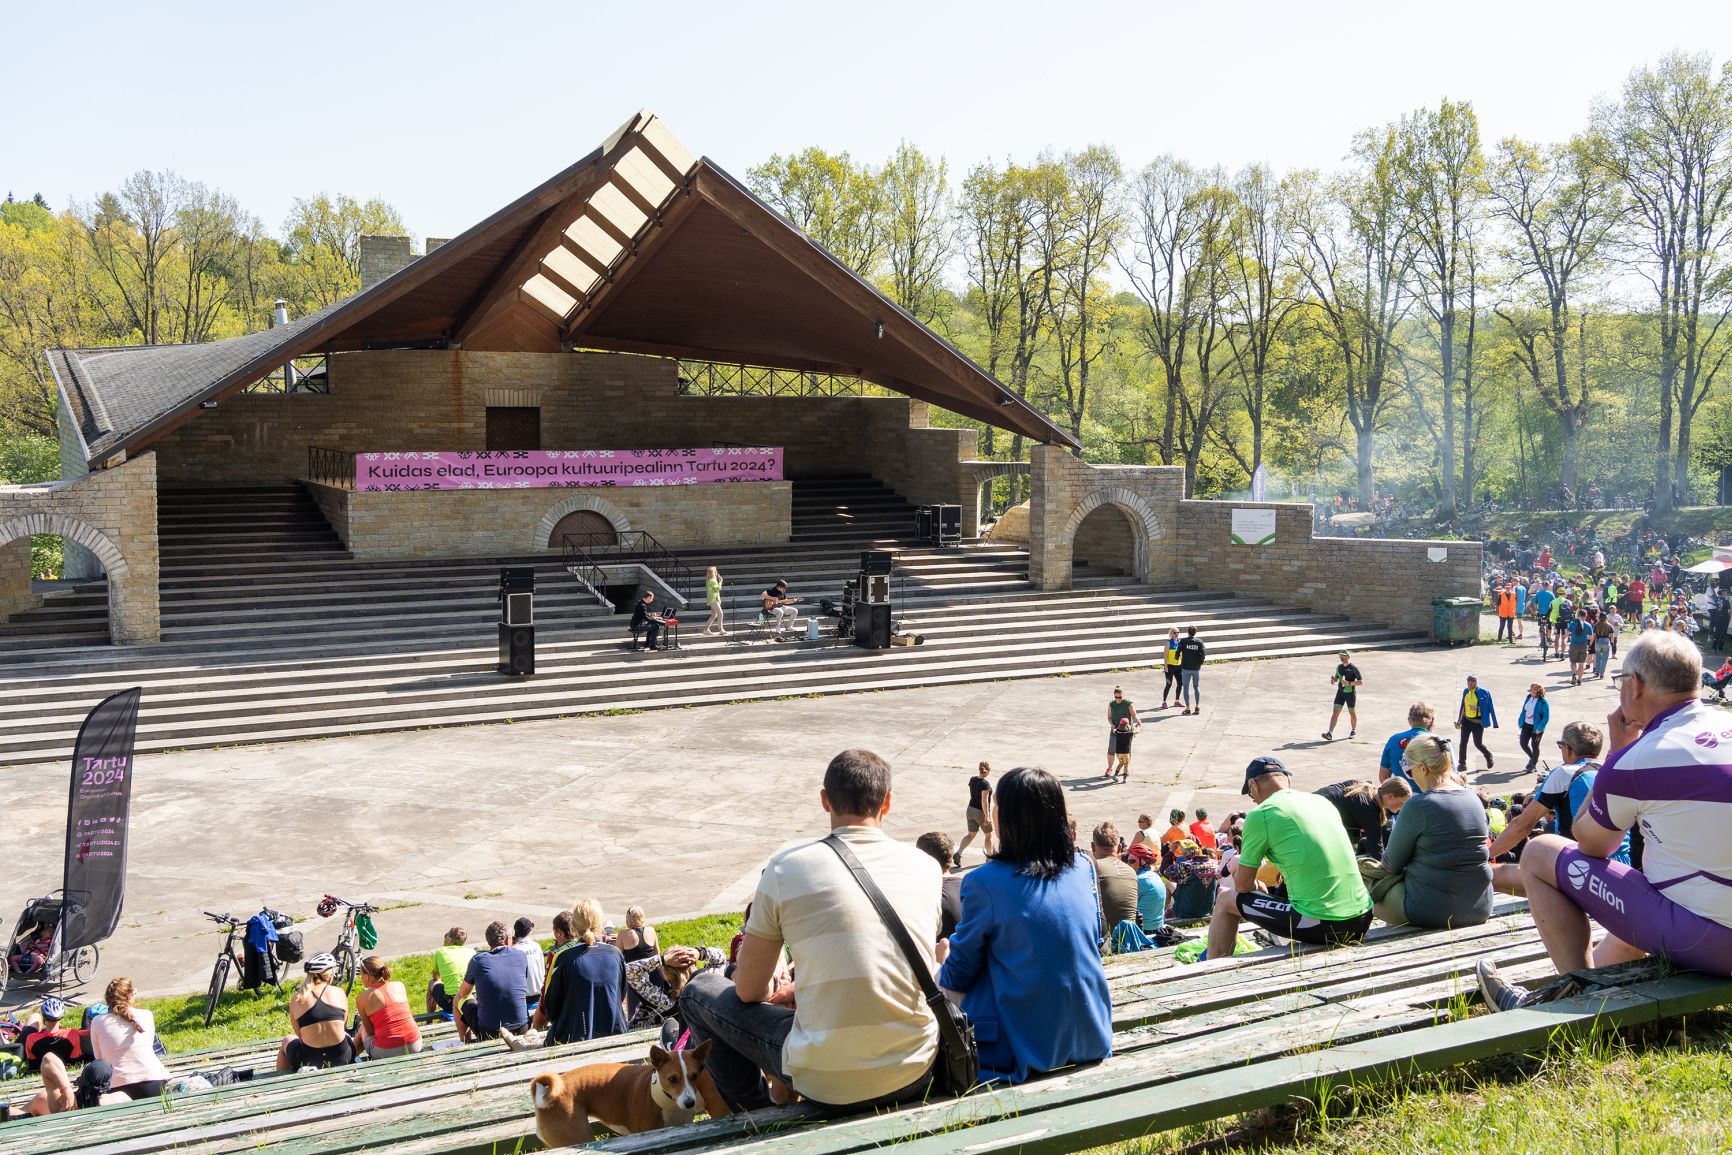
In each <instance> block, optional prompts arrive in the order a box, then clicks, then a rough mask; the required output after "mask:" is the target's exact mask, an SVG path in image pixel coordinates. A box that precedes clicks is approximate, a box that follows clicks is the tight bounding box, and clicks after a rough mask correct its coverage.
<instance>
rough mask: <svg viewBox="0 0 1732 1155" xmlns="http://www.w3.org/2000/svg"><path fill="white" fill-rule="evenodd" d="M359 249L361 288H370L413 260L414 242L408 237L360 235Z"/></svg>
mask: <svg viewBox="0 0 1732 1155" xmlns="http://www.w3.org/2000/svg"><path fill="white" fill-rule="evenodd" d="M360 249H361V251H360V254H359V256H360V264H361V287H362V288H363V289H370V288H372V287H373V286H374V285H376V284H378V283H379V282H380V281H382V280H384V279H385V278H386V277H388V276H390V275H391V274H392V273H395V272H396V271H397V270H398V269H401V268H405V267H407V266H408V265H409V264H410V263H411V262H413V261H414V260H415V248H414V244H413V242H411V241H410V239H409V238H408V237H362V238H361V241H360Z"/></svg>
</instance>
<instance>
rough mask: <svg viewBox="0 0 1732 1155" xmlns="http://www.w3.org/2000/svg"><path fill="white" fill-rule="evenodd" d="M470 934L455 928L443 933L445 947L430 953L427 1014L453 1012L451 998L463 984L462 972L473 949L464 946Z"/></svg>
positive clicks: (465, 968)
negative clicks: (430, 974)
mask: <svg viewBox="0 0 1732 1155" xmlns="http://www.w3.org/2000/svg"><path fill="white" fill-rule="evenodd" d="M468 941H469V932H468V931H466V930H464V929H463V928H462V927H460V926H454V927H452V928H451V929H450V930H448V931H446V932H445V944H444V945H443V946H441V947H440V948H439V949H438V950H436V951H434V952H433V977H432V978H430V979H428V980H427V1013H428V1014H432V1013H433V1012H434V1011H444V1012H445V1013H446V1014H451V1013H453V1010H452V1006H451V999H452V996H453V995H455V994H456V993H457V988H458V987H460V986H462V985H463V972H464V971H465V970H467V969H468V968H469V958H470V956H471V955H473V954H474V953H475V948H474V947H472V946H465V945H464V944H465V943H467V942H468Z"/></svg>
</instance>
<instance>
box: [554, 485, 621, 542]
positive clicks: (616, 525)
mask: <svg viewBox="0 0 1732 1155" xmlns="http://www.w3.org/2000/svg"><path fill="white" fill-rule="evenodd" d="M574 513H594V514H598V515H599V516H601V517H603V518H605V519H606V520H607V523H608V524H609V525H610V526H612V527H613V531H614V532H615V533H616V534H619V533H625V532H627V531H629V530H630V529H631V519H629V518H628V517H626V515H625V511H624V510H623V509H621V508H620V507H619V506H617V505H615V504H614V503H613V502H611V501H609V500H607V499H606V498H605V497H598V496H596V495H594V494H589V493H585V494H574V495H573V496H571V497H567V498H566V499H565V500H563V501H561V502H559V503H557V504H556V505H554V507H553V508H552V509H550V510H548V511H547V516H545V517H543V518H542V519H541V522H540V524H538V525H537V526H536V527H535V538H534V540H533V541H531V542H530V544H529V548H530V549H532V550H544V549H558V548H559V543H558V540H557V539H556V538H555V537H554V531H555V530H557V529H558V528H559V523H560V522H561V521H563V520H565V518H567V517H569V516H570V515H571V514H574ZM592 524H594V523H592ZM597 528H599V526H598V527H597Z"/></svg>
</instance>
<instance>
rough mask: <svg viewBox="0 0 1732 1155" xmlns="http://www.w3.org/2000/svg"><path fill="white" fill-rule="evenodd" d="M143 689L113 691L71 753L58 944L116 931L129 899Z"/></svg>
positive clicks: (70, 945)
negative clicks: (134, 778)
mask: <svg viewBox="0 0 1732 1155" xmlns="http://www.w3.org/2000/svg"><path fill="white" fill-rule="evenodd" d="M143 693H144V691H143V690H142V689H133V690H122V691H121V692H120V693H118V694H113V695H110V696H109V697H107V698H104V699H103V700H102V702H101V703H99V704H98V705H97V707H96V709H94V710H92V711H90V716H89V717H88V718H86V719H84V725H83V726H82V727H81V728H80V729H79V731H78V745H77V746H75V747H73V751H72V792H71V798H70V801H69V802H68V803H67V807H66V873H65V876H64V880H63V882H62V884H61V885H62V888H63V891H64V894H65V905H64V906H63V907H62V909H61V915H60V927H61V930H60V949H61V950H63V951H69V950H76V949H77V948H79V947H81V946H88V945H89V944H91V943H97V942H101V941H102V940H103V939H105V938H107V937H108V936H109V935H111V934H113V933H114V927H115V924H116V923H118V922H119V921H120V905H121V902H122V901H123V900H124V899H125V897H126V832H127V822H128V809H129V808H130V806H131V803H132V762H133V750H132V747H133V739H134V737H135V736H136V734H137V731H138V699H139V697H140V696H141V695H142V694H143Z"/></svg>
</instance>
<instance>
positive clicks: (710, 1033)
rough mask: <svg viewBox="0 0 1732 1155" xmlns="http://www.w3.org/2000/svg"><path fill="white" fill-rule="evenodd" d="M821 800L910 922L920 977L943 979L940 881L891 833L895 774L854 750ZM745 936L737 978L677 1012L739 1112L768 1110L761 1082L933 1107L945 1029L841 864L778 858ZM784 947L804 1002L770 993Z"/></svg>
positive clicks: (690, 993) (704, 980) (827, 856)
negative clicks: (928, 1094)
mask: <svg viewBox="0 0 1732 1155" xmlns="http://www.w3.org/2000/svg"><path fill="white" fill-rule="evenodd" d="M818 799H819V801H820V802H821V803H822V805H823V807H824V809H825V811H826V812H827V813H828V814H829V815H830V829H831V831H832V832H833V833H835V834H836V835H838V836H839V837H840V838H841V839H842V840H843V841H844V842H846V843H847V844H848V848H849V849H850V850H852V851H853V852H854V855H855V857H856V858H858V859H859V860H860V862H861V864H862V865H863V866H864V867H865V868H866V871H867V873H869V874H870V875H871V876H872V879H873V881H874V882H876V883H877V884H878V888H879V889H880V890H882V891H883V892H884V894H885V896H886V897H887V898H888V899H889V900H890V905H891V906H892V907H894V908H895V910H896V913H897V914H898V915H900V916H901V918H902V922H903V924H904V925H905V926H906V927H907V928H908V934H909V936H910V937H912V938H913V939H914V942H915V943H916V944H917V946H918V947H919V950H920V955H921V960H922V965H924V966H926V967H927V968H928V970H929V971H930V970H935V969H936V968H935V967H933V965H932V944H933V943H934V942H936V941H937V938H938V920H939V872H938V871H935V870H933V869H932V860H931V859H930V858H928V857H927V856H926V855H924V854H922V853H921V852H920V851H918V850H916V849H915V848H914V847H912V846H907V845H904V844H903V843H900V842H896V841H894V840H892V839H891V838H890V837H889V836H887V835H886V834H885V833H884V830H883V823H884V816H885V815H886V814H888V813H889V812H890V766H889V764H888V763H887V762H885V761H884V759H882V758H880V757H878V755H876V754H874V753H872V752H871V751H869V750H844V751H843V752H842V753H840V754H838V755H836V757H835V758H833V759H831V761H830V765H829V767H828V769H826V770H825V772H824V787H823V789H822V790H821V791H820V792H819V795H818ZM745 931H746V933H745V940H744V943H743V944H742V945H741V947H740V953H739V958H738V961H737V962H736V963H735V964H734V965H733V966H732V967H731V968H729V973H728V974H727V975H725V976H724V975H722V974H718V973H716V972H714V971H704V972H701V973H699V974H698V975H697V976H696V977H695V978H693V979H692V981H691V982H690V983H689V984H688V985H687V986H686V990H685V994H684V996H683V998H682V999H681V1001H680V1009H681V1017H682V1018H683V1019H684V1021H685V1023H686V1024H687V1025H688V1026H689V1027H690V1028H691V1031H692V1038H693V1042H694V1043H697V1042H704V1041H706V1040H707V1041H709V1042H710V1044H711V1045H710V1056H709V1061H708V1063H707V1066H708V1068H709V1072H710V1076H711V1077H712V1078H713V1079H715V1081H716V1087H717V1089H718V1090H720V1091H721V1093H722V1095H723V1096H724V1097H726V1098H727V1100H728V1101H729V1103H730V1104H731V1105H732V1106H733V1107H734V1109H735V1110H751V1109H754V1108H758V1107H764V1106H768V1105H769V1103H770V1097H769V1091H768V1088H767V1087H766V1085H765V1082H764V1079H763V1075H762V1072H768V1073H769V1074H771V1075H774V1076H776V1077H777V1078H779V1079H781V1080H783V1081H784V1082H786V1083H788V1084H789V1085H790V1086H792V1087H793V1089H794V1090H795V1091H796V1092H798V1093H799V1094H801V1095H803V1096H805V1097H806V1098H808V1099H811V1100H814V1101H816V1102H819V1103H824V1104H828V1105H830V1106H836V1107H842V1106H855V1105H858V1106H867V1105H872V1104H877V1103H890V1102H897V1101H901V1100H906V1099H911V1098H915V1097H917V1096H920V1095H923V1094H924V1093H925V1091H926V1086H927V1083H928V1081H929V1079H930V1076H931V1071H932V1063H933V1060H934V1058H935V1057H936V1056H937V1053H938V1024H937V1022H936V1020H935V1019H934V1018H933V1016H932V1012H931V1010H930V1009H929V1008H928V1007H927V1006H926V1003H925V1001H924V1000H923V999H922V998H921V994H920V985H919V983H918V982H917V981H916V979H915V977H914V975H913V973H912V972H911V971H910V970H909V966H908V960H907V959H906V958H905V957H904V956H903V954H902V952H901V951H900V950H898V949H897V947H896V943H895V941H894V940H893V939H892V938H891V937H890V934H889V932H888V931H887V930H886V929H885V927H884V923H883V921H882V920H881V919H880V918H879V917H878V912H877V911H876V910H875V909H873V906H872V903H871V901H870V900H869V899H868V898H867V897H866V894H865V892H864V891H862V890H861V889H860V884H859V883H858V882H857V881H856V880H855V878H854V876H853V875H852V874H851V873H849V871H848V868H847V867H845V866H844V865H843V864H842V860H841V859H840V858H838V857H837V856H836V852H835V851H833V850H831V849H830V848H829V847H828V846H826V845H824V844H823V843H822V842H811V843H807V844H806V845H804V846H796V847H794V848H793V849H791V850H784V851H782V852H781V853H779V854H777V855H775V856H774V857H772V858H771V859H770V861H769V864H768V865H767V866H765V867H764V873H763V875H762V876H761V877H760V878H759V880H758V892H757V894H756V896H755V897H754V898H753V899H752V913H751V916H750V917H749V918H748V919H747V920H746V928H745ZM784 946H786V948H787V951H788V953H789V955H790V956H791V957H792V958H793V962H794V975H795V979H796V981H797V983H798V990H799V995H798V998H797V999H796V998H795V992H794V988H793V987H783V988H781V989H779V990H776V989H772V976H773V975H774V974H775V972H776V969H777V964H778V963H779V962H780V961H781V955H782V950H783V947H784Z"/></svg>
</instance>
